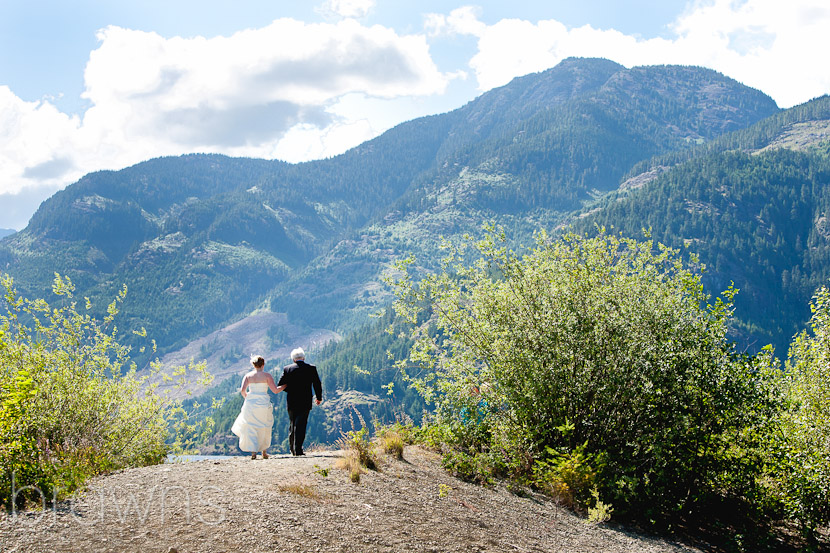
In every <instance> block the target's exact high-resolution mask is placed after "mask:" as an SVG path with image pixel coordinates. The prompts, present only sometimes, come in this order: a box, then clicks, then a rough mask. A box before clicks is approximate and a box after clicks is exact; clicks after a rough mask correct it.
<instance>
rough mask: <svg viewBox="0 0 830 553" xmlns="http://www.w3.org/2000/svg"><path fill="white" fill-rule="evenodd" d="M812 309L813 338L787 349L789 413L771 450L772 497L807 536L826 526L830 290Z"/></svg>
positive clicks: (829, 511) (829, 500)
mask: <svg viewBox="0 0 830 553" xmlns="http://www.w3.org/2000/svg"><path fill="white" fill-rule="evenodd" d="M811 309H812V312H813V317H812V319H811V320H810V330H811V331H812V332H811V333H808V332H807V331H804V332H802V333H800V334H799V335H798V336H796V337H795V340H794V341H793V344H792V347H791V348H790V356H789V359H788V361H787V367H786V376H785V379H784V380H785V381H784V389H785V392H786V395H787V400H788V409H787V411H786V412H785V413H784V416H783V418H782V420H781V433H780V434H777V435H776V437H777V440H775V441H774V442H773V447H772V448H771V449H770V452H771V454H772V455H771V457H772V459H771V462H770V464H771V466H772V467H773V478H774V480H773V484H772V491H773V493H774V494H775V496H776V497H777V498H778V499H780V500H781V501H782V503H783V505H784V507H785V508H786V510H787V512H788V514H789V515H790V516H791V517H792V518H795V519H796V520H799V521H800V522H801V523H802V524H803V526H804V527H805V529H806V530H807V531H808V532H811V531H813V530H815V528H817V527H819V526H822V525H825V524H827V523H828V522H830V386H828V384H830V290H828V289H827V288H822V289H820V290H819V291H818V292H817V293H816V295H815V297H814V301H813V302H812V304H811Z"/></svg>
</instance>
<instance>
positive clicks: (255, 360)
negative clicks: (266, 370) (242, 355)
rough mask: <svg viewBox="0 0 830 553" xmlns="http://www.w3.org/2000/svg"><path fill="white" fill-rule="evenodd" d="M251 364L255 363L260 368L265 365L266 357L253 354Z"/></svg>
mask: <svg viewBox="0 0 830 553" xmlns="http://www.w3.org/2000/svg"><path fill="white" fill-rule="evenodd" d="M251 365H253V366H254V367H255V368H257V369H258V368H260V367H262V366H263V365H265V358H264V357H262V356H261V355H252V356H251Z"/></svg>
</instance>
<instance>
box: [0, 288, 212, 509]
mask: <svg viewBox="0 0 830 553" xmlns="http://www.w3.org/2000/svg"><path fill="white" fill-rule="evenodd" d="M0 286H2V288H3V290H4V296H3V300H4V303H5V313H4V314H0V471H2V472H0V502H2V503H3V504H5V505H7V506H11V504H10V503H9V501H10V499H11V497H12V496H14V497H16V499H17V500H18V501H19V502H23V501H25V500H26V499H27V498H31V499H36V500H38V501H39V500H40V499H41V498H45V499H47V500H49V499H52V497H53V496H55V497H61V496H63V495H65V494H67V493H69V492H71V491H72V490H74V489H75V488H77V486H79V485H80V484H82V483H83V481H84V480H85V479H86V478H88V477H89V476H92V475H95V474H99V473H101V472H105V471H108V470H112V469H116V468H122V467H129V466H140V465H147V464H152V463H158V462H160V461H162V460H163V459H164V458H165V456H166V455H167V453H168V451H169V450H170V449H171V447H176V445H180V444H181V443H182V442H183V441H186V440H187V438H188V437H190V436H189V435H188V433H189V434H190V435H192V433H194V432H198V431H199V430H202V429H207V428H209V427H210V423H211V421H210V420H209V419H208V420H206V421H203V422H202V423H200V424H199V425H193V424H191V423H190V420H189V417H188V416H187V414H186V413H185V412H184V410H183V409H182V407H181V403H180V402H178V401H174V400H172V399H170V398H168V397H166V396H165V395H164V394H161V393H159V392H158V384H159V383H161V382H163V381H166V380H171V379H174V378H175V379H177V380H178V381H179V383H180V384H181V383H183V379H184V376H185V374H186V373H187V372H188V370H187V369H185V368H184V367H178V368H175V369H174V370H173V376H170V375H167V376H163V375H162V374H161V369H160V365H159V363H158V362H155V363H154V364H153V367H152V370H150V371H147V372H146V373H145V374H144V375H143V376H139V374H138V372H137V369H136V366H135V364H133V363H131V362H130V360H129V348H128V347H126V346H123V345H121V344H119V343H118V342H117V330H116V327H115V318H116V315H117V314H118V305H119V304H120V303H122V302H123V301H124V298H125V296H126V289H124V290H122V291H121V293H120V294H119V295H118V296H117V297H116V299H115V300H114V301H113V302H112V303H111V304H110V305H109V306H108V308H107V315H106V316H105V317H104V319H103V320H101V321H99V320H97V319H96V318H94V317H92V316H91V315H90V314H89V311H90V310H91V309H92V306H91V304H90V302H89V300H86V301H85V306H84V311H86V313H84V314H81V313H79V312H78V311H77V310H76V308H77V304H76V303H75V302H74V301H72V292H73V286H72V282H71V281H70V280H69V279H68V278H62V277H60V276H58V275H56V276H55V281H54V285H53V291H54V293H55V294H56V295H58V296H61V297H64V298H66V300H67V301H66V302H65V305H64V306H63V307H60V308H54V307H51V306H50V305H49V304H48V303H47V302H46V301H45V300H42V299H38V300H28V299H25V298H22V297H20V296H19V295H18V294H17V292H16V291H15V289H14V285H13V281H12V279H11V277H9V276H7V275H2V276H0ZM189 369H190V370H192V371H197V372H198V373H199V374H200V375H201V377H202V379H203V382H204V383H207V382H208V381H209V380H210V379H211V377H210V375H209V374H207V372H206V370H205V366H204V364H202V365H199V366H193V365H191V366H190V367H189ZM153 382H155V383H153ZM171 429H172V432H173V433H172V434H171ZM22 488H26V489H25V490H24V491H22V492H20V493H17V490H21V489H22ZM41 494H43V495H41Z"/></svg>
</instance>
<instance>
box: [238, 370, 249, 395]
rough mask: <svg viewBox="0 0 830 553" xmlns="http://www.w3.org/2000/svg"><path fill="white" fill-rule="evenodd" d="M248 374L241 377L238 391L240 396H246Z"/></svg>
mask: <svg viewBox="0 0 830 553" xmlns="http://www.w3.org/2000/svg"><path fill="white" fill-rule="evenodd" d="M247 388H248V375H247V374H246V375H245V378H243V379H242V387H241V388H239V393H240V394H242V397H244V398H247V397H248V390H247Z"/></svg>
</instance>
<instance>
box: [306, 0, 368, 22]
mask: <svg viewBox="0 0 830 553" xmlns="http://www.w3.org/2000/svg"><path fill="white" fill-rule="evenodd" d="M374 7H375V0H327V1H326V2H324V3H323V5H322V6H321V7H320V9H319V11H320V12H321V13H323V14H324V15H335V16H339V17H349V18H354V19H359V18H361V17H366V16H367V15H368V14H369V12H370V11H372V8H374Z"/></svg>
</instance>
